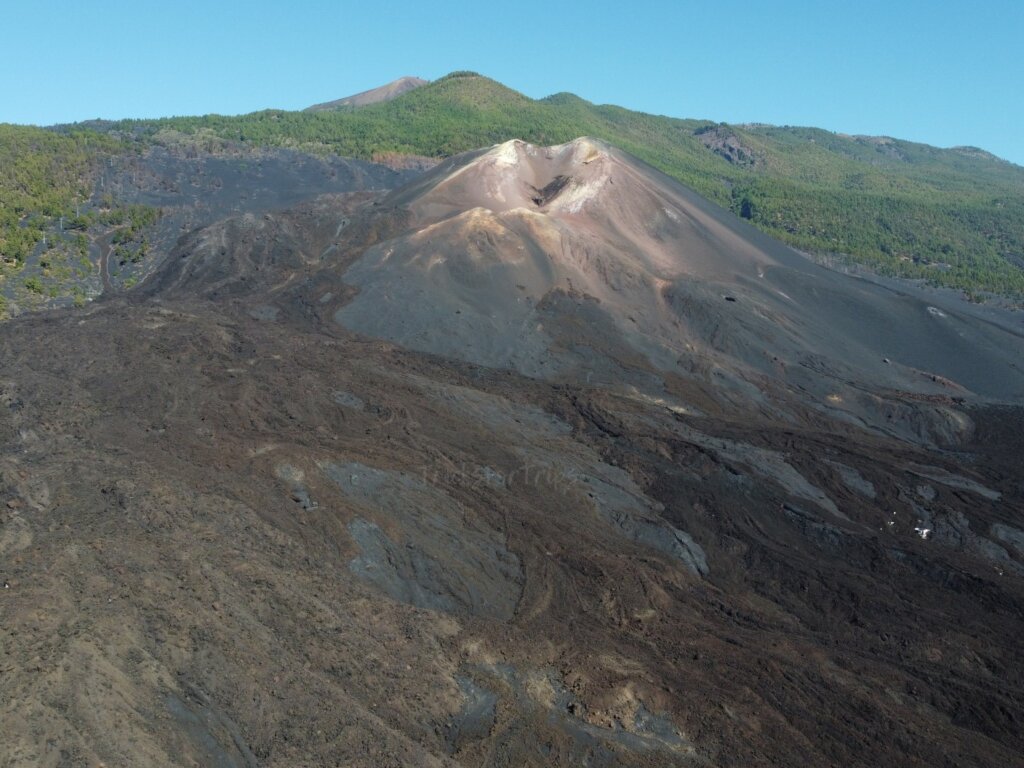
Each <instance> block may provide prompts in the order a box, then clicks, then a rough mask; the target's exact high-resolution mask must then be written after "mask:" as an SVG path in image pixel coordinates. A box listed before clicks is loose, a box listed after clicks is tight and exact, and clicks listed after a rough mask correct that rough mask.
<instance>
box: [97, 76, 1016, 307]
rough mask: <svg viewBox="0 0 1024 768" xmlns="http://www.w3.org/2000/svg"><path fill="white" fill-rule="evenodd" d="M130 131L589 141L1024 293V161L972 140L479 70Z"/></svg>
mask: <svg viewBox="0 0 1024 768" xmlns="http://www.w3.org/2000/svg"><path fill="white" fill-rule="evenodd" d="M114 127H115V128H116V129H119V130H124V131H131V132H132V133H133V134H134V135H137V136H143V137H147V138H153V137H156V136H158V135H159V134H160V133H161V132H164V133H166V132H167V131H168V130H171V131H175V132H182V133H185V134H189V135H195V134H197V133H202V134H207V133H208V134H211V135H214V136H217V137H219V138H222V139H229V140H232V141H238V142H243V143H246V144H253V145H258V146H289V147H298V148H302V149H307V150H311V151H317V152H331V153H336V154H340V155H346V156H354V157H360V158H367V159H368V158H372V157H374V156H379V155H381V154H382V153H404V154H412V155H427V156H431V157H438V158H441V157H447V156H450V155H452V154H455V153H458V152H462V151H466V150H469V149H474V148H476V147H480V146H486V145H490V144H494V143H499V142H502V141H506V140H509V139H513V138H520V139H524V140H526V141H529V142H532V143H536V144H555V143H562V142H566V141H570V140H572V139H573V138H576V137H578V136H581V135H588V136H593V137H596V138H600V139H604V140H606V141H609V142H611V143H613V144H615V145H616V146H618V147H620V148H622V149H625V150H626V151H628V152H630V153H631V154H633V155H635V156H637V157H639V158H641V159H642V160H645V161H647V162H648V163H650V164H651V165H653V166H655V167H656V168H658V169H659V170H662V171H664V172H665V173H668V174H669V175H671V176H673V177H674V178H676V179H678V180H679V181H682V182H683V183H685V184H688V185H690V186H692V187H693V188H694V189H696V190H697V191H698V192H700V193H701V194H703V195H705V196H707V197H709V198H710V199H712V200H714V201H715V202H717V203H719V204H720V205H723V206H725V207H727V208H730V209H731V210H732V211H733V212H735V213H736V214H738V215H741V216H743V217H745V218H748V219H750V220H751V221H752V222H753V223H754V224H755V225H757V226H759V227H760V228H761V229H763V230H764V231H766V232H769V233H770V234H772V235H773V236H775V237H778V238H779V239H781V240H783V241H785V242H787V243H790V244H791V245H794V246H796V247H798V248H801V249H804V250H807V251H809V252H812V253H815V254H818V255H821V256H833V255H839V256H840V257H842V256H849V257H851V259H852V261H854V262H856V263H859V264H864V265H867V266H869V267H871V268H872V269H874V270H876V271H878V272H880V273H882V274H888V275H898V276H902V277H914V278H925V279H928V280H930V281H931V282H933V283H935V284H938V285H945V286H950V287H955V288H961V289H964V290H966V291H968V292H976V291H993V292H998V293H1011V294H1020V293H1022V292H1024V270H1022V266H1024V168H1021V167H1019V166H1015V165H1013V164H1011V163H1007V162H1004V161H1001V160H998V159H996V158H993V157H992V156H991V155H988V154H986V153H984V152H981V151H979V150H975V149H972V148H956V149H945V150H944V149H937V148H934V147H929V146H926V145H922V144H915V143H913V142H906V141H900V140H897V139H889V138H877V137H854V136H842V135H838V134H834V133H830V132H828V131H823V130H819V129H814V128H792V127H772V126H728V125H722V124H715V123H712V122H708V121H704V120H680V119H674V118H669V117H660V116H655V115H647V114H643V113H638V112H632V111H630V110H627V109H623V108H621V107H615V106H599V105H595V104H591V103H589V102H587V101H585V100H583V99H581V98H579V97H577V96H574V95H572V94H556V95H553V96H549V97H547V98H545V99H540V100H534V99H530V98H528V97H526V96H524V95H523V94H520V93H517V92H515V91H513V90H511V89H509V88H506V87H505V86H503V85H501V84H500V83H497V82H495V81H493V80H490V79H488V78H485V77H481V76H479V75H476V74H473V73H453V74H451V75H448V76H447V77H444V78H442V79H440V80H437V81H435V82H433V83H431V84H429V85H425V86H423V87H420V88H417V89H415V90H413V91H410V92H408V93H405V94H403V95H401V96H399V97H398V98H395V99H394V100H392V101H388V102H386V103H379V104H372V105H369V106H366V107H363V108H361V109H359V110H354V111H353V110H347V111H343V112H318V113H297V112H282V111H276V110H268V111H264V112H257V113H253V114H250V115H244V116H240V117H220V116H213V115H211V116H205V117H194V118H188V117H186V118H169V119H165V120H157V121H137V122H123V123H118V124H115V126H114Z"/></svg>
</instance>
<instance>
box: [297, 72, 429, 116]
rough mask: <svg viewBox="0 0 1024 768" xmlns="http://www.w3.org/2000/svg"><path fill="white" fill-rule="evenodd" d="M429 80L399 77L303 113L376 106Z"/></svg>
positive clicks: (326, 102)
mask: <svg viewBox="0 0 1024 768" xmlns="http://www.w3.org/2000/svg"><path fill="white" fill-rule="evenodd" d="M429 82H430V81H429V80H424V79H423V78H422V77H411V76H406V77H400V78H398V79H397V80H392V81H391V82H390V83H386V84H385V85H382V86H380V87H378V88H371V89H370V90H368V91H362V92H361V93H356V94H354V95H352V96H346V97H345V98H343V99H335V100H334V101H325V102H323V103H322V104H314V105H313V106H311V107H307V108H306V109H305V110H304V111H305V112H327V111H330V110H332V109H340V108H342V107H365V106H366V105H368V104H378V103H380V102H382V101H391V100H392V99H394V98H397V97H398V96H401V95H402V94H403V93H407V92H409V91H411V90H414V89H415V88H419V87H420V86H421V85H426V84H427V83H429Z"/></svg>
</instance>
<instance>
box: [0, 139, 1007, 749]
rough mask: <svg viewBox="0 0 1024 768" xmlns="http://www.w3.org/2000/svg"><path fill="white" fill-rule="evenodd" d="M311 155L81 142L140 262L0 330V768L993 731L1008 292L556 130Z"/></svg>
mask: <svg viewBox="0 0 1024 768" xmlns="http://www.w3.org/2000/svg"><path fill="white" fill-rule="evenodd" d="M313 160H315V158H312V159H311V156H309V155H301V154H299V153H297V152H294V151H291V150H283V149H278V150H274V151H266V152H265V153H264V154H255V153H253V154H251V155H241V156H238V157H235V156H231V155H227V154H225V155H224V156H218V157H217V158H214V159H211V158H210V157H208V156H204V155H200V154H197V155H196V156H194V157H189V156H187V153H186V155H185V156H184V157H182V156H178V155H175V154H173V153H172V152H171V151H170V150H167V149H165V148H151V149H149V150H147V151H146V153H145V155H144V156H142V157H140V158H138V162H133V163H130V164H128V165H126V166H125V167H124V169H123V170H120V171H118V170H117V169H116V168H114V167H111V166H110V164H109V163H104V168H103V173H102V175H101V176H100V178H99V179H98V182H102V183H103V185H104V186H105V188H108V189H116V190H122V189H123V190H124V194H128V193H132V194H136V195H139V198H138V200H140V201H142V202H145V201H149V202H151V203H153V204H155V205H159V208H160V209H161V211H163V214H162V216H161V217H160V219H159V221H158V222H157V223H156V224H155V225H153V231H154V232H156V233H158V234H159V233H163V232H167V233H169V235H170V236H172V237H174V240H173V243H172V245H170V246H166V245H161V244H160V243H162V242H163V243H165V242H166V240H163V241H162V240H158V239H154V240H153V241H152V242H153V243H154V246H153V247H154V249H157V248H165V249H166V253H167V256H166V258H163V259H161V260H160V261H159V263H157V264H156V265H155V267H154V268H153V270H152V271H151V272H150V273H149V274H148V275H146V276H145V277H144V278H143V279H142V281H141V283H140V285H139V286H138V287H137V288H136V289H135V290H132V291H129V292H118V291H111V292H106V293H105V295H104V296H103V297H102V298H101V299H100V300H97V301H95V302H93V303H91V304H89V305H88V306H84V307H80V308H74V307H72V308H68V309H67V310H64V311H52V312H40V313H30V314H26V315H24V316H21V317H17V318H14V319H13V320H11V321H10V322H8V323H7V324H5V326H4V328H3V333H0V360H3V363H4V366H3V374H2V376H0V480H2V486H0V487H2V494H0V584H2V585H3V588H2V589H0V617H2V619H3V620H2V621H0V658H2V659H3V664H2V666H0V669H2V671H3V674H0V722H3V724H4V730H3V733H4V738H3V739H0V765H4V766H7V765H18V766H20V765H31V766H48V767H49V766H78V765H88V766H96V765H109V766H114V765H118V766H119V765H131V766H161V768H162V767H164V766H174V767H175V768H177V767H179V766H180V767H181V768H186V767H187V766H196V765H201V766H218V767H224V768H231V767H237V768H243V767H244V768H253V767H254V766H264V767H265V768H279V767H281V768H283V767H287V768H292V766H313V765H317V766H319V765H325V766H326V765H330V766H335V765H344V766H353V767H354V768H377V767H378V766H430V767H433V768H477V767H480V766H524V768H560V767H561V768H569V767H570V766H583V765H585V766H592V767H593V768H670V767H671V768H709V767H711V766H714V767H715V768H770V767H776V766H806V768H819V766H820V767H821V768H835V766H844V768H845V767H849V768H875V767H876V766H925V765H927V766H933V765H934V766H939V765H957V766H965V767H968V766H969V767H970V768H1004V767H1005V766H1010V765H1017V764H1019V762H1020V761H1019V756H1020V755H1021V754H1022V753H1024V733H1022V731H1021V728H1020V723H1021V722H1022V721H1024V646H1022V645H1021V643H1020V641H1019V638H1020V637H1021V636H1022V634H1024V522H1022V521H1024V466H1022V464H1021V461H1020V455H1021V449H1022V437H1021V436H1022V435H1024V430H1022V428H1021V427H1022V425H1024V408H1022V407H1021V406H1022V405H1024V370H1022V369H1021V368H1020V361H1021V360H1022V359H1024V333H1022V332H1021V330H1020V319H1019V313H1009V312H1007V313H1005V315H1008V316H1009V315H1013V314H1016V315H1017V316H1016V317H1013V318H1012V320H1011V321H1010V322H1008V323H1007V324H1005V325H1002V326H1001V325H999V324H998V323H997V322H995V321H993V320H992V317H991V313H993V312H994V308H992V307H982V306H978V305H973V304H969V303H967V302H964V301H962V300H961V299H959V298H957V297H955V296H952V295H945V294H938V293H936V292H929V291H925V290H921V289H915V288H906V287H905V288H901V289H900V290H894V289H891V288H888V287H886V286H883V285H878V284H876V283H873V282H870V281H865V280H858V279H855V278H853V277H850V276H848V275H843V274H839V273H837V272H835V271H833V270H829V269H826V268H825V267H823V266H821V265H817V264H814V263H812V262H810V261H809V260H807V259H805V258H803V257H802V256H801V255H800V254H798V253H796V252H795V251H793V250H792V249H791V248H788V247H787V246H785V245H783V244H780V243H778V242H777V241H775V240H773V239H772V238H770V237H768V236H766V235H765V234H764V233H762V232H760V231H758V230H757V229H755V228H754V227H752V226H750V225H749V223H747V222H744V221H742V220H741V219H739V218H737V217H736V216H733V215H731V214H729V213H728V212H726V211H723V210H722V209H721V208H719V207H718V206H716V205H714V204H713V203H710V202H708V201H707V200H705V199H703V198H701V197H700V196H698V195H697V194H695V193H694V192H693V191H692V190H690V189H688V188H686V187H684V186H683V185H681V184H679V183H678V182H676V181H674V180H673V179H671V178H669V177H667V176H666V175H664V174H662V173H660V172H658V171H656V170H654V169H652V168H651V167H650V166H649V165H648V164H646V163H644V162H643V161H640V160H637V159H635V158H634V157H632V156H630V155H628V154H627V153H625V152H623V151H621V150H619V149H617V148H615V147H614V146H612V145H610V144H608V143H606V142H603V141H600V140H596V139H592V138H586V137H581V138H578V139H575V140H573V141H571V142H568V143H566V144H563V145H558V146H546V147H545V146H537V145H532V144H526V143H525V142H522V141H509V142H505V143H503V144H500V145H497V146H493V147H488V148H484V149H477V150H474V151H471V152H467V153H462V154H460V155H457V156H455V157H452V158H449V159H447V160H445V161H443V162H441V163H439V164H437V165H436V166H435V167H434V168H432V169H430V170H428V171H426V172H425V173H424V172H401V171H395V170H394V169H390V168H386V167H383V166H380V165H373V164H371V163H367V162H365V161H358V160H341V159H339V158H337V157H329V158H324V159H323V161H322V163H319V164H318V163H316V162H313ZM115 165H116V164H115ZM115 171H116V172H115ZM122 182H123V183H122ZM132 184H134V185H135V186H132ZM302 195H305V197H302ZM195 201H198V202H197V203H196V204H193V203H194V202H195ZM236 207H237V208H240V209H241V210H239V211H238V212H235V213H232V210H233V209H235V208H236ZM268 208H269V210H268ZM185 212H187V215H189V216H192V218H188V219H186V218H185V215H186V213H185ZM202 217H206V221H207V223H205V224H204V223H203V218H202ZM175 235H176V236H175Z"/></svg>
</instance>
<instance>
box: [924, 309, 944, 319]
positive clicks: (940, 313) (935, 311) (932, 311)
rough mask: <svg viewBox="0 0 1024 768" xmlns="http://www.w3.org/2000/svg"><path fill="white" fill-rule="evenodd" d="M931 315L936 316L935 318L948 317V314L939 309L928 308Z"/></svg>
mask: <svg viewBox="0 0 1024 768" xmlns="http://www.w3.org/2000/svg"><path fill="white" fill-rule="evenodd" d="M928 312H929V314H932V315H935V317H946V313H945V312H943V311H942V310H941V309H939V308H938V307H928Z"/></svg>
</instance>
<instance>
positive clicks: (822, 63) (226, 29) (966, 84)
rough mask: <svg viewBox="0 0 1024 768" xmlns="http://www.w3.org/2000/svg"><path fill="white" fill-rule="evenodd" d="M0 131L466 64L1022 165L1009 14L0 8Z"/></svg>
mask: <svg viewBox="0 0 1024 768" xmlns="http://www.w3.org/2000/svg"><path fill="white" fill-rule="evenodd" d="M0 8H2V13H0V19H2V20H3V24H4V27H5V28H6V29H7V34H5V35H4V44H3V46H2V47H0V121H2V122H15V123H35V124H41V125H47V124H52V123H56V122H69V121H76V120H83V119H89V118H93V117H105V118H118V117H157V116H163V115H175V114H203V113H208V112H219V113H222V114H237V113H241V112H249V111H253V110H256V109H261V108H264V107H280V108H285V109H297V108H301V107H305V106H308V105H309V104H313V103H315V102H320V101H326V100H329V99H333V98H338V97H341V96H346V95H349V94H351V93H354V92H357V91H360V90H365V89H367V88H370V87H373V86H376V85H379V84H381V83H384V82H386V81H388V80H392V79H394V78H396V77H398V76H401V75H407V74H408V75H419V76H421V77H426V78H429V79H433V78H436V77H439V76H441V75H443V74H446V73H447V72H449V71H451V70H455V69H472V70H475V71H478V72H481V73H482V74H485V75H488V76H490V77H493V78H495V79H497V80H500V81H501V82H503V83H505V84H506V85H509V86H511V87H513V88H516V89H517V90H520V91H522V92H524V93H526V94H527V95H529V96H534V97H540V96H546V95H548V94H550V93H554V92H557V91H572V92H574V93H577V94H579V95H580V96H583V97H584V98H586V99H589V100H590V101H594V102H598V103H613V104H621V105H622V106H625V107H630V108H632V109H640V110H644V111H648V112H655V113H661V114H668V115H673V116H678V117H700V118H709V119H713V120H723V121H727V122H753V121H756V122H768V123H777V124H788V125H814V126H819V127H822V128H828V129H831V130H836V131H842V132H845V133H868V134H887V135H891V136H897V137H900V138H906V139H913V140H917V141H924V142H927V143H930V144H936V145H939V146H952V145H957V144H973V145H976V146H980V147H982V148H984V149H987V150H989V151H991V152H995V153H996V154H998V155H1000V156H1002V157H1005V158H1007V159H1010V160H1013V161H1015V162H1017V163H1020V164H1024V0H989V1H988V2H986V0H977V1H976V2H962V1H961V0H947V1H945V2H943V1H942V0H929V1H925V0H904V1H902V2H901V0H892V1H891V2H875V0H865V1H862V2H853V1H852V0H850V1H848V2H829V1H827V0H822V1H819V2H797V1H796V0H775V1H774V2H768V1H765V2H756V3H755V2H748V3H745V2H732V3H717V2H713V1H712V0H701V1H700V2H689V1H688V0H678V1H677V2H670V1H668V0H665V1H663V2H655V1H653V0H632V2H610V1H606V0H592V2H588V3H583V2H576V3H568V2H557V0H551V1H549V2H528V1H525V0H520V2H503V3H494V2H486V0H480V1H478V2H463V1H462V0H451V1H449V2H445V1H444V0H439V1H438V2H429V1H428V0H420V1H419V2H376V3H374V2H366V1H365V0H363V1H362V2H349V1H348V0H339V1H337V2H327V0H294V1H293V2H290V3H286V2H269V1H267V0H249V2H229V1H227V0H224V1H220V0H209V1H208V2H193V0H178V1H177V2H168V1H167V0H163V1H162V2H150V0H133V1H132V2H126V1H125V0H89V2H78V0H66V1H65V2H52V1H51V0H33V1H32V2H19V1H18V0H0Z"/></svg>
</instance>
